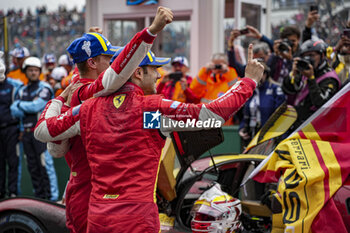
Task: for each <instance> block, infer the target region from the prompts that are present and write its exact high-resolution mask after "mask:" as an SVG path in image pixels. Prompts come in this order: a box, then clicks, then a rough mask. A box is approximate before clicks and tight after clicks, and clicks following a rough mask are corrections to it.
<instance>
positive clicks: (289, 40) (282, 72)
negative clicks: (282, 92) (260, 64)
mask: <svg viewBox="0 0 350 233" xmlns="http://www.w3.org/2000/svg"><path fill="white" fill-rule="evenodd" d="M280 38H281V39H279V40H275V41H274V45H273V51H274V53H272V54H271V56H270V58H269V61H268V62H267V65H268V66H269V67H270V69H271V78H272V79H273V80H274V81H276V82H277V83H279V84H282V82H283V79H284V78H286V77H287V76H288V74H289V72H290V71H291V70H292V63H293V56H296V55H297V53H298V49H299V40H300V30H299V29H298V28H297V27H295V26H288V27H285V28H284V29H283V30H282V32H281V34H280Z"/></svg>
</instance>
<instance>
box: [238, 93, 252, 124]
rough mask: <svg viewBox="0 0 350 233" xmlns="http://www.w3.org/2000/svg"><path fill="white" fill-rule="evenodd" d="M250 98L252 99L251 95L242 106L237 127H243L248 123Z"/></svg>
mask: <svg viewBox="0 0 350 233" xmlns="http://www.w3.org/2000/svg"><path fill="white" fill-rule="evenodd" d="M251 100H252V97H250V98H249V99H248V100H247V102H246V103H245V104H244V106H243V118H242V120H241V122H240V123H239V129H242V128H245V127H247V125H248V121H249V119H250V111H249V104H250V101H251Z"/></svg>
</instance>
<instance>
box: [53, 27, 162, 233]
mask: <svg viewBox="0 0 350 233" xmlns="http://www.w3.org/2000/svg"><path fill="white" fill-rule="evenodd" d="M154 38H155V37H154V36H152V35H150V34H149V33H148V32H147V30H146V29H145V30H143V31H141V32H139V33H137V34H136V35H135V36H134V38H133V39H132V40H131V41H130V42H129V44H128V45H126V47H125V49H124V50H126V51H125V52H124V51H123V53H122V54H121V55H120V56H118V58H117V59H116V60H115V61H114V63H113V64H112V65H111V67H110V68H109V69H113V70H114V72H111V71H108V70H107V71H106V72H104V73H102V74H101V75H100V76H99V78H98V79H97V80H96V81H95V80H92V79H84V78H76V77H74V79H73V80H72V82H73V83H74V82H80V83H83V84H84V85H83V86H81V87H79V88H78V89H77V90H76V91H75V92H74V94H73V96H72V100H71V106H72V107H74V106H76V105H79V104H81V103H82V101H85V100H86V99H89V98H90V97H92V96H93V95H94V94H95V93H100V95H101V94H102V95H105V94H110V91H112V92H114V91H115V90H116V89H118V88H119V87H121V86H122V85H123V84H124V83H125V82H126V80H127V79H126V77H130V76H131V73H130V72H132V71H133V70H135V69H136V67H137V66H136V65H135V64H139V63H140V62H141V61H142V59H143V58H144V57H145V56H146V53H147V51H149V49H150V47H151V45H152V43H153V40H154ZM126 56H127V57H126ZM129 61H131V62H129ZM122 63H123V64H122ZM77 75H78V74H75V76H77ZM77 77H78V76H77ZM94 81H95V82H94ZM106 89H107V90H109V91H108V92H106ZM103 92H104V93H103ZM68 109H69V107H67V106H66V105H63V106H62V109H61V112H62V113H64V112H66V111H67V110H68ZM48 149H49V152H50V153H51V154H52V155H54V156H60V155H63V154H65V158H66V161H67V164H68V166H69V168H70V170H71V175H70V179H69V183H68V185H67V188H66V196H65V198H66V220H67V222H66V224H67V228H68V229H69V230H70V231H71V232H73V233H75V232H76V233H80V232H84V233H85V232H86V226H87V213H88V203H89V198H90V192H91V182H90V179H91V170H90V167H89V164H88V161H87V157H86V151H85V148H84V146H83V143H82V140H81V137H80V136H75V137H73V138H71V139H69V142H68V141H67V140H64V141H62V142H61V144H57V143H48ZM67 151H68V152H67Z"/></svg>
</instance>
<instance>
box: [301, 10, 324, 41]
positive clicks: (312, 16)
mask: <svg viewBox="0 0 350 233" xmlns="http://www.w3.org/2000/svg"><path fill="white" fill-rule="evenodd" d="M319 19H320V15H319V14H318V6H317V5H311V6H310V9H309V12H308V14H307V18H306V21H305V28H304V30H303V35H302V36H303V37H302V38H303V41H306V40H310V39H311V36H312V26H313V25H314V24H315V22H317V21H318V20H319Z"/></svg>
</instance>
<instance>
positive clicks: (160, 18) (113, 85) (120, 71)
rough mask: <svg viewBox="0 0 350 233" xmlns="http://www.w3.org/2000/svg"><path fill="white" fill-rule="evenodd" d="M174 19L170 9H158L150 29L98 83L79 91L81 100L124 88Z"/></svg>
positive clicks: (144, 31)
mask: <svg viewBox="0 0 350 233" xmlns="http://www.w3.org/2000/svg"><path fill="white" fill-rule="evenodd" d="M172 19H173V13H172V11H171V10H170V9H169V8H165V7H158V10H157V13H156V16H155V18H154V21H153V22H152V24H151V25H150V26H149V28H145V29H143V30H142V31H141V32H139V33H137V34H136V35H135V36H134V37H133V38H132V39H131V41H130V42H129V43H128V44H127V45H126V46H125V48H124V49H123V51H122V52H121V53H120V55H119V56H118V57H117V58H116V59H115V60H114V61H113V63H112V64H111V66H110V67H109V68H107V70H105V71H104V72H103V73H102V74H100V75H99V77H98V79H97V80H96V81H94V82H93V83H91V84H89V85H84V86H82V87H81V88H80V89H79V90H78V97H79V99H80V100H81V101H84V100H87V99H89V98H91V97H92V96H96V97H97V96H107V95H109V94H111V93H113V92H115V91H116V90H118V89H119V88H120V87H122V86H123V85H124V83H126V81H127V80H128V79H129V78H130V76H131V75H132V73H133V72H134V71H135V69H136V68H137V67H138V66H139V64H140V63H141V61H142V60H143V59H144V57H145V56H146V54H147V52H148V51H149V50H150V48H151V46H152V43H153V41H154V39H155V37H156V35H157V34H158V33H159V32H160V31H162V30H163V28H164V27H165V26H166V25H167V24H169V23H171V22H172Z"/></svg>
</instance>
